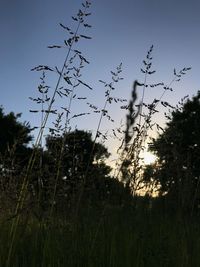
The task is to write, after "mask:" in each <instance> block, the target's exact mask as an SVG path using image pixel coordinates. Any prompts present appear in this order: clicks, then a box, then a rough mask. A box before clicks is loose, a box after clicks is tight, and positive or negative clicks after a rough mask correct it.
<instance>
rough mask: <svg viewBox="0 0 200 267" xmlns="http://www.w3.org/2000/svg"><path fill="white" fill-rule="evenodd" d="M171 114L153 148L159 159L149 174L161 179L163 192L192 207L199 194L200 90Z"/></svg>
mask: <svg viewBox="0 0 200 267" xmlns="http://www.w3.org/2000/svg"><path fill="white" fill-rule="evenodd" d="M168 118H169V121H168V123H167V126H166V128H165V130H164V131H163V133H162V134H160V135H159V137H158V138H157V139H156V140H153V144H152V146H151V150H152V151H153V152H154V153H155V154H156V155H157V156H158V162H157V165H156V166H154V170H152V173H150V172H149V174H150V175H151V176H152V178H153V179H156V180H158V181H159V183H160V185H161V191H162V192H168V193H170V194H171V195H173V196H174V197H175V199H176V201H178V202H180V204H181V205H182V206H184V205H189V206H190V208H191V207H192V203H193V200H194V198H197V197H199V181H200V161H199V159H200V127H199V125H200V91H199V92H198V93H197V95H196V96H194V97H193V98H192V99H191V100H187V101H186V102H181V103H180V105H179V106H177V107H176V108H175V109H174V110H173V111H172V112H171V116H168ZM148 171H149V170H148ZM146 174H147V173H146ZM147 177H148V175H147Z"/></svg>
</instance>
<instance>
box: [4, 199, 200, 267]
mask: <svg viewBox="0 0 200 267" xmlns="http://www.w3.org/2000/svg"><path fill="white" fill-rule="evenodd" d="M141 208H143V209H141ZM9 226H10V225H9V223H6V224H2V225H1V245H0V264H1V266H5V264H6V254H7V253H6V252H7V249H8V247H9V238H8V235H9ZM199 236H200V228H199V219H198V220H197V219H196V220H189V221H188V220H186V219H184V218H183V217H182V216H181V215H178V214H176V215H173V216H172V215H169V214H168V215H167V214H166V213H164V212H162V211H160V212H159V213H158V210H155V211H151V210H149V207H148V205H146V204H144V203H143V204H141V207H140V209H134V208H133V207H131V208H130V207H124V208H114V207H111V208H110V207H109V208H107V209H106V210H105V211H104V213H103V215H102V214H101V213H100V214H98V212H97V210H88V211H85V214H84V216H80V217H79V221H78V223H76V225H73V224H72V223H71V222H69V221H67V220H64V219H62V220H59V219H58V218H57V219H56V220H55V221H54V220H53V219H52V220H51V223H50V225H48V227H47V225H46V224H45V223H42V224H39V223H38V222H37V221H34V220H29V223H28V225H27V226H26V228H25V229H24V225H23V223H22V224H20V225H19V228H18V231H17V235H16V238H15V243H14V247H13V253H12V258H11V262H10V265H9V266H13V267H15V266H16V267H17V266H20V267H25V266H45V267H46V266H49V267H51V266H99V267H100V266H101V267H102V266H113V267H114V266H116V267H117V266H127V267H128V266H130V267H131V266H147V267H151V266H152V267H154V266H188V267H189V266H199V264H200V257H199V249H200V238H199Z"/></svg>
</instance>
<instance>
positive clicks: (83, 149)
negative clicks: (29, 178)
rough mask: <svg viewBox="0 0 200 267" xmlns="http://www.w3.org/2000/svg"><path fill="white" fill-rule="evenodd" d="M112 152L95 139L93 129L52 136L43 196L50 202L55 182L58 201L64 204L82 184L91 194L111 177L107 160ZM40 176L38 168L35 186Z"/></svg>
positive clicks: (45, 161) (46, 153) (48, 140)
mask: <svg viewBox="0 0 200 267" xmlns="http://www.w3.org/2000/svg"><path fill="white" fill-rule="evenodd" d="M109 155H110V154H109V153H108V150H107V148H105V147H104V146H103V145H102V144H100V143H94V141H93V140H92V134H91V133H90V132H85V131H81V130H75V131H73V132H69V133H66V134H64V135H62V136H60V137H58V136H53V135H51V136H48V137H47V138H46V150H45V151H43V165H42V179H43V184H44V187H43V199H44V198H45V199H46V200H47V202H49V199H51V198H52V193H53V191H54V188H55V183H56V199H55V201H56V203H61V205H60V206H63V207H64V206H65V205H63V202H64V201H66V203H67V205H69V203H70V201H71V199H72V198H73V197H74V196H75V195H76V194H77V193H78V191H79V189H80V187H82V186H84V191H85V192H87V194H88V196H89V195H90V194H91V192H92V191H93V193H94V192H95V191H96V190H100V187H101V185H100V183H103V181H104V180H103V179H105V178H108V177H109V173H110V171H111V168H110V166H108V165H106V163H105V160H106V159H107V158H108V157H109ZM37 176H38V174H37V173H36V172H35V179H33V180H35V186H34V187H35V188H36V184H37V180H38V179H37ZM100 181H102V182H100ZM97 187H99V189H97ZM65 208H66V206H65Z"/></svg>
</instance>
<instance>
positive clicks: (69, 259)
mask: <svg viewBox="0 0 200 267" xmlns="http://www.w3.org/2000/svg"><path fill="white" fill-rule="evenodd" d="M83 7H84V11H80V10H79V12H78V13H77V17H74V18H73V20H75V21H76V22H77V27H76V30H75V31H71V30H69V28H68V27H67V26H65V25H63V24H60V25H61V27H62V28H63V29H64V30H66V31H67V32H71V33H70V34H71V36H72V37H70V38H69V39H68V40H65V42H64V43H65V45H66V47H67V49H68V52H67V54H66V57H65V59H64V63H63V66H62V68H61V70H59V69H58V68H57V67H56V68H55V70H53V69H52V68H50V67H48V66H45V65H39V66H38V67H36V68H34V70H36V71H42V76H41V84H40V86H39V87H38V90H39V94H40V95H39V97H38V98H37V99H33V98H32V100H33V101H34V102H37V104H39V105H40V108H39V110H32V112H38V111H40V112H41V125H40V127H39V133H38V136H37V138H36V142H35V145H34V149H33V152H32V155H31V157H30V160H29V162H28V166H27V168H26V171H25V174H24V173H23V174H22V175H21V176H22V177H23V181H22V185H21V189H20V190H19V192H18V200H17V201H16V202H17V203H12V204H13V205H14V207H10V210H11V211H12V214H13V215H14V217H13V218H12V216H10V210H9V216H8V214H6V213H5V214H4V216H1V220H0V240H1V242H0V266H5V267H15V266H16V267H18V266H19V267H28V266H30V267H32V266H34V267H35V266H41V267H53V266H54V267H59V266H67V267H68V266H69V267H71V266H86V267H90V266H91V267H98V266H99V267H103V266H105V267H107V266H111V267H115V266H116V267H118V266H124V267H129V266H130V267H133V266H138V267H139V266H140V267H142V266H147V267H151V266H152V267H156V266H158V267H160V266H169V267H173V266H180V267H182V266H183V267H184V266H185V267H187V266H188V267H191V266H194V267H195V266H200V256H198V255H199V251H200V227H199V218H198V216H194V217H193V218H189V217H185V216H184V215H183V214H182V213H181V212H180V213H179V212H178V211H177V212H174V213H170V212H169V206H167V208H166V207H165V204H163V203H161V204H159V200H158V201H157V200H154V199H152V198H151V197H147V198H145V197H144V198H142V197H138V196H137V192H138V191H139V190H141V189H142V188H144V181H143V177H142V176H141V173H142V167H141V165H140V164H139V161H140V153H141V151H143V149H144V144H145V142H146V141H147V139H148V130H149V129H151V127H153V125H154V124H155V123H152V122H151V119H152V117H153V115H154V114H155V113H156V112H157V111H156V108H157V106H158V103H162V102H161V100H162V98H163V96H164V94H165V93H166V92H167V91H168V90H169V91H170V90H172V89H171V85H172V83H173V82H175V81H176V79H177V75H179V76H180V75H181V71H182V70H181V71H180V72H179V73H178V74H177V73H176V72H175V73H174V78H173V79H172V82H171V83H170V84H169V85H164V83H156V84H148V76H149V75H152V74H153V73H154V72H155V71H154V70H152V69H151V68H152V51H153V46H151V48H150V50H149V51H148V52H147V56H146V58H145V60H144V61H143V63H144V68H143V69H142V70H141V71H142V73H144V82H143V83H139V82H135V83H134V86H133V90H132V95H131V100H130V102H129V104H128V105H126V106H125V109H127V111H128V114H127V117H126V126H125V129H122V130H121V133H122V139H121V142H122V145H121V146H120V147H121V148H120V149H119V154H120V158H119V164H118V168H117V171H116V173H117V175H116V176H115V177H114V178H115V179H120V180H122V181H123V183H124V185H126V186H128V187H129V188H131V190H132V193H133V195H132V196H131V200H130V201H128V203H125V204H123V205H122V203H120V204H118V203H117V201H116V202H113V203H110V202H109V201H107V199H105V200H104V201H99V203H100V204H98V205H96V203H98V200H96V202H95V203H92V205H91V202H89V201H88V202H87V200H86V201H85V202H84V200H85V199H84V196H85V192H84V190H85V184H87V182H88V179H89V178H88V176H89V175H88V173H89V171H90V170H89V166H90V165H89V164H90V161H91V159H92V156H93V153H94V149H95V145H96V143H97V139H98V138H99V136H103V134H102V133H101V123H102V120H103V119H104V118H106V119H109V120H112V118H111V117H110V116H109V113H108V106H109V104H111V103H112V102H113V101H115V102H125V100H124V99H119V98H115V97H114V96H113V95H112V92H113V90H114V89H115V85H116V83H118V82H119V81H120V80H121V79H122V78H121V71H122V65H121V64H120V65H119V66H118V67H117V69H116V71H111V74H112V75H111V82H104V81H102V80H101V81H100V82H101V83H102V84H103V86H104V87H105V102H104V104H103V105H102V107H103V108H102V109H98V108H97V107H96V106H95V105H93V104H89V106H90V108H91V109H93V110H94V112H97V113H99V115H100V116H99V120H98V123H97V129H96V131H95V134H94V142H93V146H92V149H91V151H90V156H89V158H88V164H86V169H85V172H84V175H83V174H82V175H83V181H82V184H81V186H80V188H79V191H78V195H76V201H74V202H72V203H73V206H72V207H71V209H70V212H69V213H67V212H68V209H67V208H66V211H65V212H63V213H58V214H57V213H56V211H55V208H54V202H55V199H56V196H57V187H58V182H59V179H60V176H61V169H62V168H61V167H62V157H63V153H64V152H63V151H64V147H65V141H66V140H65V137H64V138H63V140H62V144H61V149H60V151H59V153H58V155H57V158H56V160H57V161H56V164H57V165H56V166H55V173H53V174H51V175H52V176H54V184H53V186H52V187H51V192H50V199H49V200H48V201H49V204H50V205H49V209H48V211H47V216H44V217H42V218H41V219H38V218H37V216H35V215H34V212H33V210H32V209H31V208H30V210H29V206H28V208H27V206H26V204H27V199H28V197H27V195H28V196H29V195H31V193H30V192H29V190H30V188H29V185H30V181H31V175H32V174H34V171H35V169H34V166H35V165H36V163H37V156H38V151H40V150H41V151H42V145H43V142H42V139H43V136H44V130H45V128H46V126H47V121H48V119H49V116H50V114H57V119H56V120H55V121H54V128H50V132H51V134H52V136H53V137H58V136H61V135H62V134H69V133H70V131H71V130H70V118H69V114H70V112H72V111H71V103H72V101H73V100H74V99H75V98H76V97H77V96H76V94H75V89H76V88H77V87H78V86H79V85H81V86H85V87H87V89H89V90H91V89H92V88H90V86H89V85H88V84H86V83H85V82H83V81H82V80H81V78H80V77H81V69H82V68H83V66H84V64H88V61H87V59H86V58H85V57H83V55H82V53H81V52H80V51H78V50H75V49H74V47H73V45H74V44H76V43H77V42H78V41H79V39H81V38H84V39H90V37H88V36H86V35H83V34H80V33H79V30H80V27H81V25H84V27H85V28H90V25H89V24H87V23H86V22H85V17H88V16H89V15H90V13H87V12H88V11H87V9H88V8H89V7H90V4H89V2H88V1H86V2H85V3H84V4H83ZM86 11H87V12H86ZM66 47H65V48H66ZM49 48H61V46H50V47H49ZM71 53H74V54H73V56H70V54H71ZM76 58H78V59H79V62H78V67H77V66H76V63H77V62H76V61H75V60H76ZM73 64H74V66H72V65H73ZM71 69H72V70H73V71H74V73H73V74H72V76H73V77H74V79H71V77H70V75H71V73H70V75H69V72H70V71H71ZM187 70H189V68H188V69H187ZM46 71H49V72H50V73H51V72H53V71H54V72H56V74H57V75H58V81H57V84H56V85H55V88H54V91H53V95H52V97H51V98H50V97H49V87H48V86H46V85H45V81H44V80H45V77H46ZM178 78H180V77H178ZM63 80H64V81H65V82H66V83H67V86H68V87H70V89H68V90H65V91H63V87H62V82H63ZM137 86H142V88H143V91H142V99H141V102H140V103H139V105H138V106H137V107H136V99H137V91H136V89H137ZM157 86H162V87H163V91H162V93H161V95H160V96H157V98H155V99H154V101H153V102H152V103H150V104H147V103H145V90H146V88H147V87H157ZM58 96H59V97H63V96H65V97H67V99H68V100H69V102H68V106H67V107H66V106H64V107H63V106H61V107H60V108H61V110H62V111H64V112H61V111H58V112H57V111H56V110H54V108H53V105H54V102H55V101H56V97H58ZM165 105H166V106H167V107H169V104H168V103H167V104H166V102H165ZM85 115H87V114H86V113H80V114H74V115H72V117H71V119H72V118H73V117H79V116H85ZM103 137H105V136H103ZM105 138H106V137H105ZM70 153H71V152H70ZM40 159H41V158H40ZM42 164H43V161H42V160H40V162H39V168H41V170H42V168H43V165H42ZM37 166H38V165H37ZM73 167H76V166H73ZM36 168H37V167H36ZM103 178H104V177H102V179H103ZM40 179H42V172H41V177H39V178H38V180H40ZM124 187H125V186H124ZM40 189H41V188H40ZM40 189H39V191H40ZM92 193H93V192H91V194H92ZM109 194H111V195H112V194H114V192H112V191H111V192H109ZM119 196H120V194H119ZM40 197H41V195H40V193H39V194H38V202H39V201H41V199H40ZM161 200H162V198H161ZM83 202H84V204H83ZM157 202H158V203H157ZM64 203H65V202H64ZM116 203H117V204H116ZM12 204H10V205H12ZM151 204H152V205H151ZM159 205H160V206H159ZM24 210H25V212H24ZM26 212H27V214H26ZM7 217H10V219H7Z"/></svg>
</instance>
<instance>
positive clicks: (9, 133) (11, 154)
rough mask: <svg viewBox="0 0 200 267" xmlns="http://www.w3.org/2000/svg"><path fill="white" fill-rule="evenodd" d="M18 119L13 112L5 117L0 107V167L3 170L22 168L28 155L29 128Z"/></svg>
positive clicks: (17, 115) (18, 115) (19, 115)
mask: <svg viewBox="0 0 200 267" xmlns="http://www.w3.org/2000/svg"><path fill="white" fill-rule="evenodd" d="M20 117H21V114H14V113H13V112H10V113H8V114H7V115H6V114H4V112H3V108H2V107H0V165H1V166H2V167H4V168H9V169H10V168H13V166H14V165H15V166H16V165H20V167H21V166H24V164H25V163H26V162H27V160H28V155H29V154H30V153H29V152H30V149H29V148H28V147H27V145H28V143H29V142H30V141H31V140H32V136H31V135H30V133H31V128H30V125H29V124H28V123H26V122H24V123H21V122H19V121H18V119H19V118H20Z"/></svg>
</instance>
